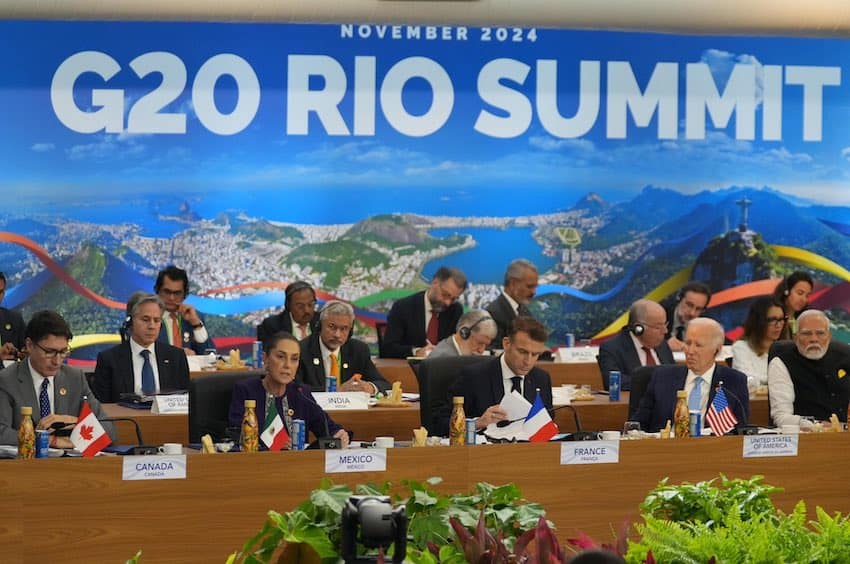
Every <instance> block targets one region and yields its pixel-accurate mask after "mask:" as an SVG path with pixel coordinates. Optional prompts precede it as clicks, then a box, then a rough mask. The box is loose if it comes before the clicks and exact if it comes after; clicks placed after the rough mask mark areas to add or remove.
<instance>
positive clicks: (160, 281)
mask: <svg viewBox="0 0 850 564" xmlns="http://www.w3.org/2000/svg"><path fill="white" fill-rule="evenodd" d="M154 291H155V292H156V295H158V296H159V297H160V298H162V301H163V303H165V313H164V314H163V316H162V326H161V327H160V332H159V340H160V341H162V342H163V343H168V344H170V345H173V346H175V347H180V348H182V349H183V350H184V351H185V352H186V354H188V355H193V354H204V353H206V351H207V349H214V348H215V345H213V342H212V339H210V335H209V332H207V328H206V326H204V322H203V320H202V319H201V316H200V315H198V310H196V309H195V308H194V306H192V305H190V304H187V303H185V302H184V300H185V299H186V296H188V295H189V276H188V275H187V274H186V271H185V270H183V269H182V268H177V267H176V266H174V265H170V266H167V267H165V268H164V269H163V270H160V271H159V274H158V275H157V277H156V283H155V284H154Z"/></svg>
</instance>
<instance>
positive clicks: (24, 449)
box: [18, 405, 35, 458]
mask: <svg viewBox="0 0 850 564" xmlns="http://www.w3.org/2000/svg"><path fill="white" fill-rule="evenodd" d="M34 457H35V427H34V426H33V424H32V407H29V406H26V405H25V406H23V407H21V426H20V427H18V458H34Z"/></svg>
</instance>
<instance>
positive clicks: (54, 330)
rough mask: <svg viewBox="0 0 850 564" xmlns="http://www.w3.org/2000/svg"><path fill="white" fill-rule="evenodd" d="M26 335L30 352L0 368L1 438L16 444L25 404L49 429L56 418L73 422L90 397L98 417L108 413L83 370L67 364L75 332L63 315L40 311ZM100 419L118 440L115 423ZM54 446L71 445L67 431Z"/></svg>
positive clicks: (53, 438)
mask: <svg viewBox="0 0 850 564" xmlns="http://www.w3.org/2000/svg"><path fill="white" fill-rule="evenodd" d="M25 335H26V339H25V344H26V347H27V350H28V351H29V357H28V358H26V359H24V360H22V361H21V362H19V363H17V364H14V365H12V366H9V367H8V368H6V369H4V370H3V371H2V372H0V443H2V444H6V445H17V444H18V428H19V427H20V425H21V407H23V406H29V407H32V420H33V424H34V425H35V428H36V429H50V426H51V425H53V424H54V423H65V424H67V426H69V427H70V426H73V425H75V424H76V422H77V418H78V416H79V414H80V410H81V409H82V406H83V401H85V400H86V399H88V402H89V406H90V407H91V410H92V413H94V415H95V417H97V418H98V419H101V420H102V419H103V418H104V417H106V415H105V414H104V413H103V410H102V409H101V406H100V403H99V402H98V401H97V399H95V397H94V394H92V393H91V390H89V385H88V383H87V382H86V378H85V375H83V373H82V371H80V370H79V369H78V368H71V367H70V366H67V365H65V364H63V361H64V360H65V358H66V357H67V356H68V354H70V351H69V349H68V341H70V340H71V338H72V337H73V335H72V334H71V329H70V328H69V327H68V324H67V323H66V322H65V320H64V319H63V318H62V316H61V315H59V314H58V313H56V312H55V311H48V310H45V311H39V312H36V313H35V314H33V316H32V319H30V322H29V323H28V324H27V327H26V330H25ZM101 424H102V425H103V429H104V430H105V431H106V433H107V434H108V435H109V437H110V438H111V439H112V440H113V441H115V440H116V435H115V429H114V428H113V426H112V423H109V422H102V423H101ZM50 446H53V447H59V448H73V444H72V443H71V440H70V439H69V438H68V437H56V436H54V435H51V437H50Z"/></svg>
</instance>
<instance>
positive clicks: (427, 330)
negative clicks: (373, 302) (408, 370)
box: [381, 266, 466, 358]
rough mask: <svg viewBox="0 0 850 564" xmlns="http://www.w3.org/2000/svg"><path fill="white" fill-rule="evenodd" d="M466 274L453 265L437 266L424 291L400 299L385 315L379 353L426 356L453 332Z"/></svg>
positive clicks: (460, 306) (395, 355)
mask: <svg viewBox="0 0 850 564" xmlns="http://www.w3.org/2000/svg"><path fill="white" fill-rule="evenodd" d="M464 290H466V275H465V274H464V273H463V272H461V271H460V270H458V269H457V268H450V267H447V266H441V267H440V268H439V269H438V270H437V272H436V273H435V274H434V278H433V279H432V280H431V285H430V286H429V287H428V289H427V290H425V291H422V292H417V293H415V294H413V295H412V296H408V297H406V298H402V299H400V300H398V301H397V302H395V303H394V304H393V307H392V308H390V312H389V314H387V331H386V333H385V334H384V339H383V340H384V344H383V350H382V351H381V352H382V356H384V357H387V358H407V357H409V356H426V355H427V354H428V353H430V352H431V349H433V348H434V346H435V345H436V344H437V343H439V342H440V341H442V340H443V339H445V338H446V337H448V336H449V335H451V334H452V333H454V331H455V327H456V326H457V322H458V320H460V316H461V315H463V306H462V305H460V304H459V303H458V299H459V298H460V295H461V294H462V293H463V292H464Z"/></svg>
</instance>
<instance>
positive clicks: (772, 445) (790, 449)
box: [744, 435, 800, 458]
mask: <svg viewBox="0 0 850 564" xmlns="http://www.w3.org/2000/svg"><path fill="white" fill-rule="evenodd" d="M799 442H800V437H799V436H798V435H744V458H762V457H765V456H797V445H799Z"/></svg>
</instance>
